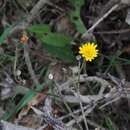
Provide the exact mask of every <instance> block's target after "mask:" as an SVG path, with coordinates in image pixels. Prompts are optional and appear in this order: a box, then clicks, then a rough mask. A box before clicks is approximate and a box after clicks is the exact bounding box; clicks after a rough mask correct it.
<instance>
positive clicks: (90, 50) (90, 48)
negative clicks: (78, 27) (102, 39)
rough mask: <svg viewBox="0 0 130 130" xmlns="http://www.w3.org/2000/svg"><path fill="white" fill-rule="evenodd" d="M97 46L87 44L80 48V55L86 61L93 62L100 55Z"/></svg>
mask: <svg viewBox="0 0 130 130" xmlns="http://www.w3.org/2000/svg"><path fill="white" fill-rule="evenodd" d="M96 47H97V45H96V44H94V43H85V44H84V45H82V46H81V47H79V54H81V55H82V57H84V58H85V60H86V61H90V62H91V61H92V60H93V59H94V58H95V57H97V55H98V50H97V49H96Z"/></svg>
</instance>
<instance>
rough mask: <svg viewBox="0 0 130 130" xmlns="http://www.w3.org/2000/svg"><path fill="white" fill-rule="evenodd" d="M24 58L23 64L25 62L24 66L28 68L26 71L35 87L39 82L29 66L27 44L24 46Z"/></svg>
mask: <svg viewBox="0 0 130 130" xmlns="http://www.w3.org/2000/svg"><path fill="white" fill-rule="evenodd" d="M24 57H25V62H26V65H27V67H28V71H29V73H30V75H31V78H32V80H33V82H34V84H35V85H36V86H37V85H38V84H39V82H38V80H37V78H36V76H35V73H34V71H33V68H32V65H31V60H30V57H29V52H28V45H27V44H25V45H24Z"/></svg>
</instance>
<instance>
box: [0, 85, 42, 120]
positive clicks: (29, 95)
mask: <svg viewBox="0 0 130 130" xmlns="http://www.w3.org/2000/svg"><path fill="white" fill-rule="evenodd" d="M43 88H44V86H43V85H40V84H39V85H38V86H36V89H35V90H36V91H33V90H30V91H28V92H27V93H26V94H25V95H24V97H23V98H22V99H21V100H20V102H19V103H18V104H17V105H16V106H15V107H14V108H13V109H11V110H10V111H9V112H6V113H5V114H4V115H3V116H2V117H1V118H0V119H2V120H9V119H10V118H11V117H12V116H13V115H15V114H16V113H17V112H19V111H20V110H21V109H22V108H23V107H24V106H26V105H27V104H28V103H29V102H30V101H31V100H32V98H33V97H34V96H35V95H36V94H37V93H38V91H41V90H43Z"/></svg>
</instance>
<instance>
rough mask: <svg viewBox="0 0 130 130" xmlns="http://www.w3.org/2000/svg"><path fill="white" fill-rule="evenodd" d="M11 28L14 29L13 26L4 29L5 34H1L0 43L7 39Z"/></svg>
mask: <svg viewBox="0 0 130 130" xmlns="http://www.w3.org/2000/svg"><path fill="white" fill-rule="evenodd" d="M11 29H12V26H10V27H8V28H6V29H5V30H4V32H3V34H2V35H1V36H0V45H1V44H2V43H3V42H4V41H5V39H6V38H7V36H8V35H9V33H10V31H11Z"/></svg>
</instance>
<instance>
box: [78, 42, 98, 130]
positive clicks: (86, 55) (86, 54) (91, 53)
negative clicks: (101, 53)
mask: <svg viewBox="0 0 130 130" xmlns="http://www.w3.org/2000/svg"><path fill="white" fill-rule="evenodd" d="M79 54H80V56H79V57H78V59H77V60H78V79H77V85H76V86H77V87H76V88H77V96H78V98H79V101H80V103H79V104H80V107H81V111H82V115H83V120H84V124H85V127H86V129H87V130H88V124H87V120H86V117H85V112H84V109H83V104H82V101H81V100H80V73H81V71H82V69H83V67H84V65H85V63H86V62H92V60H94V59H95V58H96V57H97V55H98V49H97V45H96V44H95V43H90V42H88V43H85V44H83V45H82V46H80V47H79ZM81 57H83V63H82V64H81V62H80V58H81Z"/></svg>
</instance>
